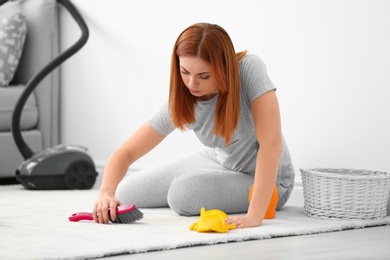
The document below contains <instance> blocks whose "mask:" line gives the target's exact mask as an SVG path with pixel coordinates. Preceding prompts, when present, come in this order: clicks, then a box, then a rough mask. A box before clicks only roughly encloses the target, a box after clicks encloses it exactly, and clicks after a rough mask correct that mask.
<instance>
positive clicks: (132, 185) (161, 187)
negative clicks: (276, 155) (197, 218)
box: [116, 148, 293, 216]
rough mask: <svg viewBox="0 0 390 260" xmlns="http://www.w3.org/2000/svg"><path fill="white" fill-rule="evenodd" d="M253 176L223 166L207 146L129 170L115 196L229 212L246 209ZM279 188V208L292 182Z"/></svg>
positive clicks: (189, 210) (186, 209)
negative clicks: (188, 154)
mask: <svg viewBox="0 0 390 260" xmlns="http://www.w3.org/2000/svg"><path fill="white" fill-rule="evenodd" d="M278 179H280V178H278ZM253 180H254V176H253V174H248V173H242V172H237V171H232V170H229V169H226V168H224V167H223V166H221V165H220V163H218V162H217V161H216V159H215V157H214V155H213V153H212V152H211V150H210V149H208V148H206V149H203V150H201V151H199V152H197V153H195V154H192V155H190V156H186V157H184V158H180V159H178V160H175V161H172V162H169V163H165V164H163V165H161V166H157V167H152V168H149V169H146V170H142V171H138V172H133V173H130V174H128V175H127V176H126V177H125V178H124V179H123V180H122V181H121V183H120V184H119V185H118V188H117V191H116V197H117V198H118V199H119V201H121V202H122V203H124V204H134V205H136V206H137V207H138V208H159V207H170V208H171V209H172V210H173V211H175V212H176V213H178V214H180V215H186V216H191V215H199V212H200V208H201V207H204V208H205V209H206V210H209V209H220V210H222V211H224V212H226V213H227V214H231V213H245V212H246V211H247V209H248V206H249V204H248V193H249V189H250V187H251V185H252V184H253ZM284 186H285V185H284ZM278 189H279V204H278V209H279V208H281V207H282V206H283V205H284V204H285V203H286V201H287V199H288V197H289V195H290V193H291V190H292V189H293V183H292V184H291V185H290V187H282V186H280V185H278Z"/></svg>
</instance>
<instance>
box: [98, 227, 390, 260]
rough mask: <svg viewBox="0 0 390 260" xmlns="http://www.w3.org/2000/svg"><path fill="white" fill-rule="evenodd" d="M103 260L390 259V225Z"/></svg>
mask: <svg viewBox="0 0 390 260" xmlns="http://www.w3.org/2000/svg"><path fill="white" fill-rule="evenodd" d="M104 259H106V260H125V259H131V260H145V259H159V260H166V259H186V260H191V259H194V260H195V259H196V260H199V259H202V260H208V259H224V260H227V259H239V260H245V259H267V260H269V259H289V260H290V259H300V260H301V259H331V260H335V259H354V260H355V259H365V260H366V259H369V260H372V259H390V226H381V227H371V228H364V229H354V230H346V231H338V232H331V233H322V234H317V235H306V236H294V237H282V238H271V239H265V240H254V241H247V242H236V243H228V244H220V245H212V246H198V247H188V248H181V249H175V250H168V251H156V252H149V253H144V254H134V255H121V256H114V257H108V258H104Z"/></svg>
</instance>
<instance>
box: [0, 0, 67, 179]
mask: <svg viewBox="0 0 390 260" xmlns="http://www.w3.org/2000/svg"><path fill="white" fill-rule="evenodd" d="M16 10H20V11H21V12H22V13H23V14H24V15H25V17H26V21H27V35H26V40H25V43H24V49H23V52H22V55H21V59H20V63H19V65H18V67H17V70H16V73H15V76H14V78H13V80H12V81H11V83H10V85H9V86H6V87H0V182H1V179H2V178H9V177H14V176H15V170H16V168H17V166H18V165H19V164H20V163H21V162H22V161H23V160H24V159H23V157H22V156H21V154H20V153H19V150H18V149H17V147H16V145H15V143H14V140H13V137H12V133H11V118H12V112H13V108H14V106H15V104H16V102H17V100H18V98H19V96H20V95H21V93H22V92H23V89H24V86H25V85H26V84H27V82H28V81H29V80H30V79H31V78H32V77H33V76H34V75H35V74H36V73H37V72H39V71H40V70H41V69H42V68H43V67H44V66H45V65H47V64H48V63H49V62H50V61H52V60H53V59H54V58H55V57H57V56H58V54H59V33H58V22H59V21H58V20H59V19H58V5H57V3H56V0H19V1H12V2H7V3H5V4H3V5H2V6H1V7H0V18H1V17H2V16H3V15H6V14H7V13H9V12H12V11H16ZM59 88H60V85H59V71H58V69H56V70H54V71H53V72H52V73H50V74H49V75H48V76H47V77H46V78H45V79H44V80H43V81H42V82H41V83H40V84H39V86H38V87H37V88H36V89H35V91H34V93H33V95H32V96H30V98H29V100H28V101H27V103H26V105H25V106H24V109H23V113H22V118H21V124H20V125H21V130H22V135H23V138H24V140H25V142H26V143H27V144H28V145H29V146H30V148H31V149H32V150H33V151H34V152H37V151H41V150H43V149H44V148H47V147H51V146H54V145H57V144H58V143H59V105H60V104H59V102H60V100H59V94H60V93H59V90H60V89H59Z"/></svg>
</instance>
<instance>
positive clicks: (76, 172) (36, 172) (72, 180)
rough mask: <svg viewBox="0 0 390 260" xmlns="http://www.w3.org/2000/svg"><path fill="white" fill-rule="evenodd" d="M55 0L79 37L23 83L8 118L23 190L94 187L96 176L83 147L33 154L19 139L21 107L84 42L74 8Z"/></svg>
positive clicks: (65, 0)
mask: <svg viewBox="0 0 390 260" xmlns="http://www.w3.org/2000/svg"><path fill="white" fill-rule="evenodd" d="M57 1H58V2H59V3H60V4H61V5H63V6H64V7H65V8H66V9H67V10H68V11H69V13H70V14H71V15H72V17H73V18H74V19H75V20H76V22H77V24H78V25H79V26H80V29H81V32H82V34H81V37H80V39H79V40H78V41H77V42H76V43H75V44H73V45H72V46H71V47H69V48H68V49H67V50H66V51H64V52H63V53H62V54H60V55H59V56H58V57H56V58H55V59H54V60H53V61H52V62H50V63H49V64H48V65H46V66H45V67H44V68H43V69H42V70H41V71H40V72H39V73H37V74H36V75H35V76H34V77H33V78H32V79H31V80H30V81H29V82H28V83H27V85H26V88H25V90H24V92H23V93H22V95H21V97H20V98H19V100H18V102H17V104H16V106H15V110H14V112H13V115H12V135H13V138H14V141H15V144H16V146H17V147H18V149H19V151H20V153H21V154H22V156H23V157H24V159H25V161H23V162H22V163H21V164H20V165H19V167H18V168H17V169H16V179H17V180H18V181H19V182H20V183H21V184H22V185H23V186H24V187H25V188H27V189H32V190H56V189H90V188H92V186H93V185H94V184H95V181H96V177H97V175H98V174H97V172H96V170H95V164H94V162H93V160H92V159H91V157H90V156H89V155H88V154H87V149H86V148H84V147H81V146H75V145H58V146H55V147H51V148H48V149H46V150H43V151H41V152H38V153H35V154H34V152H33V151H32V150H31V149H30V147H29V146H28V145H27V144H26V142H25V141H24V140H23V137H22V134H21V130H20V118H21V114H22V110H23V106H24V105H25V103H26V101H27V99H28V97H29V96H30V95H31V93H32V92H33V90H34V89H35V88H36V87H37V85H38V84H39V82H41V81H42V79H44V78H45V77H46V76H47V75H48V74H49V73H50V72H51V71H53V70H54V69H55V68H56V67H58V66H59V65H60V64H61V63H62V62H64V61H65V60H66V59H68V58H69V57H70V56H72V55H73V54H75V53H76V52H77V51H79V50H80V49H81V48H82V47H83V46H84V44H85V43H86V42H87V40H88V36H89V31H88V27H87V25H86V24H85V22H84V20H83V19H82V17H81V16H80V14H79V13H78V11H77V10H76V8H75V7H74V6H73V5H72V3H70V2H69V0H57ZM2 2H3V3H4V2H6V1H2Z"/></svg>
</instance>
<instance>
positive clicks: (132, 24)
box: [61, 0, 390, 179]
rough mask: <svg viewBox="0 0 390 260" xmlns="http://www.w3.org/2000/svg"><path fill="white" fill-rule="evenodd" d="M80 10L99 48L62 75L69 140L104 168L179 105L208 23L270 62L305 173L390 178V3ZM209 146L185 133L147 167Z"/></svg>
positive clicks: (126, 3)
mask: <svg viewBox="0 0 390 260" xmlns="http://www.w3.org/2000/svg"><path fill="white" fill-rule="evenodd" d="M72 2H73V3H74V4H75V6H76V7H77V8H78V9H79V11H80V12H81V14H82V15H83V17H84V18H85V20H86V22H87V24H88V26H89V29H90V39H89V41H88V43H87V45H86V46H85V47H84V48H83V49H82V50H81V51H80V52H79V53H77V54H76V55H75V56H74V57H72V58H71V59H70V60H68V61H66V63H64V65H63V66H62V69H61V72H62V115H61V116H62V118H61V123H62V127H61V131H62V142H63V143H68V144H79V145H84V146H86V147H88V148H89V151H90V154H91V155H92V156H93V158H94V159H95V161H96V163H97V165H99V166H104V164H105V162H106V160H107V158H108V156H109V155H110V153H111V152H113V150H114V149H115V148H116V147H117V146H118V145H119V144H120V143H121V142H122V141H124V139H125V138H126V137H127V136H128V135H129V134H131V133H132V132H133V131H134V130H135V129H136V128H137V127H138V126H139V125H140V124H142V123H143V122H144V121H146V120H147V119H148V118H150V117H151V116H152V115H153V114H154V112H155V111H156V109H158V107H159V106H160V105H161V104H162V102H163V101H164V100H165V99H166V98H167V95H168V81H169V66H170V55H171V50H172V47H173V44H174V41H175V40H176V37H177V36H178V34H179V33H180V32H181V31H182V30H183V29H185V28H186V27H187V26H189V25H190V24H192V23H195V22H199V21H206V22H211V23H217V24H219V25H221V26H223V27H224V28H225V29H226V30H227V31H228V32H229V33H230V35H231V37H232V39H233V42H234V43H235V46H236V50H243V49H248V50H249V51H250V52H252V53H256V54H258V55H259V56H260V57H261V58H262V59H263V60H264V61H265V63H266V64H267V67H268V72H269V74H270V76H271V78H272V80H273V82H274V83H275V85H276V86H277V87H278V91H277V94H278V97H279V101H280V107H281V113H282V124H283V131H284V135H285V138H286V140H287V142H288V143H289V146H290V152H291V154H292V156H293V160H294V163H295V167H296V169H297V171H298V170H299V168H306V167H348V168H367V169H381V170H390V162H389V161H390V158H389V156H390V138H389V133H390V117H389V115H388V112H389V111H390V102H389V101H388V100H389V98H390V48H389V46H390V1H386V0H383V1H379V0H366V1H361V0H360V1H359V0H349V1H346V0H321V1H314V0H299V1H298V0H294V1H289V0H286V1H274V0H267V1H266V0H262V1H261V0H260V1H259V0H254V1H245V0H243V1H229V0H218V1H217V0H213V1H210V0H207V1H205V0H198V1H179V0H165V1H161V0H143V1H130V0H115V1H114V0H110V1H109V0H72ZM61 33H62V48H65V47H66V46H69V44H71V43H73V42H74V41H75V40H76V39H77V37H78V36H79V30H78V29H77V27H76V26H75V24H74V23H73V22H72V20H71V19H70V18H69V16H68V15H67V13H66V12H65V11H63V12H62V28H61ZM198 147H200V144H199V143H198V141H197V140H196V139H195V137H194V136H193V135H192V134H191V133H184V134H182V133H181V132H175V133H174V134H172V135H171V136H170V137H168V139H167V140H166V141H165V142H164V143H163V144H161V145H160V146H159V147H158V148H157V149H156V150H155V151H153V152H152V153H151V154H149V155H147V156H146V157H144V158H143V159H141V161H139V163H138V164H137V165H135V166H136V167H144V166H147V165H150V164H155V163H160V162H164V161H166V160H169V159H170V158H172V157H175V156H179V155H182V154H184V153H189V152H191V151H193V150H195V149H197V148H198ZM299 179H300V178H299Z"/></svg>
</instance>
